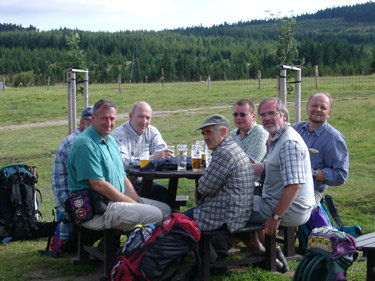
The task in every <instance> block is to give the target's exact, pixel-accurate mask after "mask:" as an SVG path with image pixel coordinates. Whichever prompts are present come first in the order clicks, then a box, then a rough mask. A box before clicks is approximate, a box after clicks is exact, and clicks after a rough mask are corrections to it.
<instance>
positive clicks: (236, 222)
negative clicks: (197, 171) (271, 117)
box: [186, 115, 254, 256]
mask: <svg viewBox="0 0 375 281" xmlns="http://www.w3.org/2000/svg"><path fill="white" fill-rule="evenodd" d="M196 130H202V135H203V139H204V141H205V142H206V144H207V147H208V148H209V149H210V150H212V151H213V152H212V159H211V164H210V166H209V167H208V168H207V170H206V172H205V173H204V175H203V176H202V177H201V178H200V179H199V181H198V186H197V192H198V194H199V197H200V198H199V201H198V203H197V204H196V207H195V208H194V209H191V210H189V211H187V212H186V214H187V215H188V216H190V217H191V218H194V220H195V221H196V222H197V225H198V228H199V229H200V230H204V231H207V230H214V229H218V228H223V229H225V230H227V232H228V235H227V236H226V237H220V238H221V239H218V243H217V244H219V245H220V247H218V246H215V243H213V246H214V248H215V250H216V251H217V253H218V254H219V255H224V256H225V255H226V254H227V251H228V249H227V245H228V243H227V240H228V237H229V235H230V232H232V231H235V230H237V229H239V228H241V227H244V226H245V225H246V223H247V220H248V219H247V218H248V216H249V215H250V211H251V208H252V202H253V191H254V170H253V167H252V165H251V162H250V160H249V158H248V157H247V155H246V154H245V152H243V150H242V149H241V148H240V147H239V146H238V145H237V144H236V143H235V142H234V141H233V139H232V138H231V137H230V136H229V132H230V124H229V121H228V119H227V118H225V117H224V116H222V115H213V116H210V117H208V118H207V119H206V120H204V122H203V123H202V125H201V126H199V128H197V129H196ZM214 240H215V239H214ZM219 241H220V242H219Z"/></svg>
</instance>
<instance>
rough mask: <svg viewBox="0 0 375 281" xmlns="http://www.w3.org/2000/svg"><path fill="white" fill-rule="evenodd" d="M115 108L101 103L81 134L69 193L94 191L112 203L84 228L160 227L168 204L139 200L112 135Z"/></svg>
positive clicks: (71, 159) (72, 160)
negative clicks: (90, 122) (84, 190)
mask: <svg viewBox="0 0 375 281" xmlns="http://www.w3.org/2000/svg"><path fill="white" fill-rule="evenodd" d="M115 120H116V105H115V104H114V103H113V102H112V101H110V100H104V99H102V100H99V101H98V102H97V103H96V104H95V106H94V110H93V115H92V124H91V126H90V127H89V128H88V129H87V130H85V131H84V132H83V133H82V134H80V135H79V136H78V137H77V138H76V140H75V142H74V144H73V147H72V149H71V151H70V154H69V166H68V172H69V182H68V187H69V191H70V192H72V191H77V190H82V189H91V190H94V191H96V192H98V193H99V194H101V195H102V196H103V197H105V198H106V199H108V200H109V203H108V205H107V209H106V211H105V213H104V214H103V215H95V216H94V217H93V218H92V219H91V220H89V221H87V222H84V223H83V224H82V225H83V226H84V227H86V228H88V229H93V230H103V229H106V228H107V229H110V228H114V229H120V230H124V231H125V230H129V229H131V228H133V227H134V226H135V225H137V224H142V225H144V226H148V225H151V224H155V225H157V224H160V223H161V222H162V220H163V218H165V217H167V216H168V215H169V214H170V212H171V210H170V208H169V206H168V205H166V204H164V203H161V202H158V201H154V200H150V199H146V198H140V197H139V196H138V195H137V193H136V192H135V190H134V188H133V186H132V184H131V183H130V181H129V180H128V178H127V177H126V173H125V171H124V168H123V164H122V160H121V154H120V151H119V148H118V146H117V144H116V142H115V140H114V139H113V137H111V136H110V133H111V131H112V129H113V127H114V126H115Z"/></svg>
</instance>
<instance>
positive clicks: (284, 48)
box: [275, 17, 301, 66]
mask: <svg viewBox="0 0 375 281" xmlns="http://www.w3.org/2000/svg"><path fill="white" fill-rule="evenodd" d="M280 22H281V24H282V26H281V33H280V35H279V41H278V42H277V43H276V48H275V57H276V61H277V62H278V63H279V65H280V66H281V65H283V64H284V65H292V64H296V63H299V62H301V60H299V59H298V50H297V47H296V42H295V40H294V38H293V28H294V26H295V24H296V19H295V18H294V17H290V18H282V19H280Z"/></svg>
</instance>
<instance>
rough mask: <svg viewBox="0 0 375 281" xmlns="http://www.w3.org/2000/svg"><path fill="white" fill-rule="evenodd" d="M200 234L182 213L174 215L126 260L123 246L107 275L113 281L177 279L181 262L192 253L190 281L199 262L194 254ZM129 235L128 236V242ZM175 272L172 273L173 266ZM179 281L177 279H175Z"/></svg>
mask: <svg viewBox="0 0 375 281" xmlns="http://www.w3.org/2000/svg"><path fill="white" fill-rule="evenodd" d="M200 235H201V234H200V231H199V230H198V227H197V224H196V223H195V221H193V220H192V219H190V218H189V217H187V216H186V215H184V214H182V213H177V212H176V213H173V214H171V215H170V216H169V217H167V218H166V219H164V221H163V223H162V225H161V226H159V227H156V228H155V229H154V231H153V233H152V235H151V237H150V238H149V239H148V240H147V241H146V242H145V243H144V244H143V245H141V246H140V248H138V249H136V250H134V251H132V252H131V253H130V254H129V255H128V256H126V255H125V253H126V252H127V250H126V247H127V246H130V245H131V243H130V244H129V243H125V244H124V247H123V248H122V250H121V253H120V254H119V255H118V257H117V259H116V261H115V263H114V266H113V267H112V270H111V272H110V277H111V280H112V281H128V280H129V281H130V280H166V278H165V276H166V275H170V276H169V278H172V277H173V276H177V278H180V277H181V276H180V275H181V274H180V269H181V264H182V260H183V258H184V257H185V256H186V255H187V254H188V253H189V252H191V251H193V252H194V254H195V265H194V267H193V270H192V271H191V272H189V273H190V274H191V275H190V276H189V277H190V279H191V280H193V279H194V278H196V277H197V276H198V274H199V268H200V258H199V254H198V251H197V248H198V241H199V240H200ZM130 237H132V234H131V233H130V235H129V236H128V239H130ZM174 265H175V266H176V270H174V272H172V274H171V271H173V266H174ZM178 280H180V279H178Z"/></svg>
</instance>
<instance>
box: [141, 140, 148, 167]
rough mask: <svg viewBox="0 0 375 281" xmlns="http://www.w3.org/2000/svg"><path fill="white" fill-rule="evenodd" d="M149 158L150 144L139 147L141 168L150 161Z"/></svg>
mask: <svg viewBox="0 0 375 281" xmlns="http://www.w3.org/2000/svg"><path fill="white" fill-rule="evenodd" d="M149 159H150V151H149V149H148V145H141V146H140V147H139V160H140V161H139V162H140V166H141V168H143V167H144V166H146V165H147V164H148V162H149Z"/></svg>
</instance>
